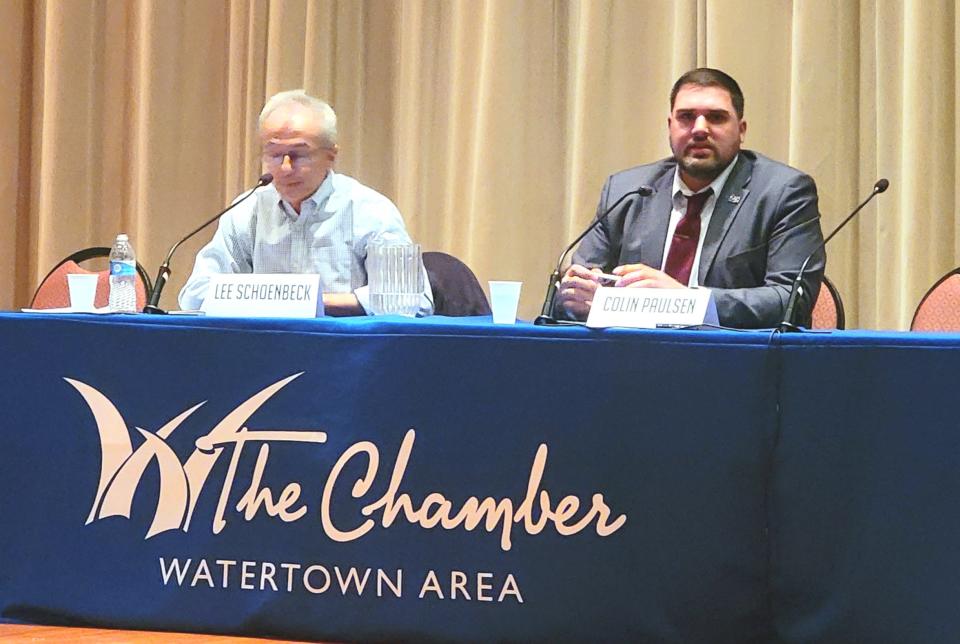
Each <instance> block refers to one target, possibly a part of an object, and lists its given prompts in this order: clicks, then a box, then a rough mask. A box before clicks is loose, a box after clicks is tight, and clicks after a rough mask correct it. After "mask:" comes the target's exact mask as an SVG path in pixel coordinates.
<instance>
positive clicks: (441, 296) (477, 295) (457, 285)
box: [423, 251, 490, 317]
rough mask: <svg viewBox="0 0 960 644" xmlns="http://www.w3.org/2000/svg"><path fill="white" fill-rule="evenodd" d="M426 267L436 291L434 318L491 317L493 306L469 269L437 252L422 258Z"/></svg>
mask: <svg viewBox="0 0 960 644" xmlns="http://www.w3.org/2000/svg"><path fill="white" fill-rule="evenodd" d="M423 266H424V268H426V269H427V276H428V277H429V278H430V288H431V289H432V290H433V312H434V314H435V315H447V316H450V317H462V316H467V315H490V303H489V302H488V301H487V296H486V294H484V292H483V288H481V286H480V282H479V281H478V280H477V276H476V275H474V273H473V271H472V270H470V267H469V266H467V265H466V264H464V263H463V262H461V261H460V260H459V259H457V258H456V257H454V256H453V255H448V254H447V253H440V252H436V251H431V252H427V253H424V254H423Z"/></svg>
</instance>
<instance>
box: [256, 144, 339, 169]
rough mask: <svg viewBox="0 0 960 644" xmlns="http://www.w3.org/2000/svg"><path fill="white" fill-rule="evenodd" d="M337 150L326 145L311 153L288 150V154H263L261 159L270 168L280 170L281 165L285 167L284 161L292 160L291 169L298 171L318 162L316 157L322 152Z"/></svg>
mask: <svg viewBox="0 0 960 644" xmlns="http://www.w3.org/2000/svg"><path fill="white" fill-rule="evenodd" d="M336 149H337V147H336V146H335V145H334V146H329V145H325V146H323V147H319V148H315V149H313V150H309V151H307V150H288V151H286V152H263V153H262V154H261V155H260V158H262V159H263V162H264V164H265V165H266V166H267V167H270V168H279V167H280V166H281V165H283V160H284V159H290V167H292V168H294V169H296V168H302V167H304V166H307V165H310V163H311V162H313V161H315V160H316V157H317V155H318V154H319V153H320V152H322V151H324V150H328V151H334V150H336Z"/></svg>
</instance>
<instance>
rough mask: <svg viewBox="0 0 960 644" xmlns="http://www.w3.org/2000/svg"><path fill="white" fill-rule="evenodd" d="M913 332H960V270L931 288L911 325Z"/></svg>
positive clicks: (918, 307) (948, 275) (914, 315)
mask: <svg viewBox="0 0 960 644" xmlns="http://www.w3.org/2000/svg"><path fill="white" fill-rule="evenodd" d="M910 330H911V331H960V268H955V269H953V270H952V271H950V272H949V273H947V274H946V275H944V276H943V277H941V278H940V279H939V280H937V283H936V284H934V285H933V286H931V287H930V290H929V291H927V294H926V295H924V296H923V299H922V300H920V304H919V305H917V310H916V312H915V313H914V314H913V321H912V322H911V323H910Z"/></svg>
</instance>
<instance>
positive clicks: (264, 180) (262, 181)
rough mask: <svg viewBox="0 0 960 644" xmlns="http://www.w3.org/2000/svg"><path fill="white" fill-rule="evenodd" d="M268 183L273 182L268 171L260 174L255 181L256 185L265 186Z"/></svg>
mask: <svg viewBox="0 0 960 644" xmlns="http://www.w3.org/2000/svg"><path fill="white" fill-rule="evenodd" d="M270 183H273V175H272V174H270V173H269V172H266V173H264V174H261V175H260V180H259V181H257V185H258V186H266V185H268V184H270Z"/></svg>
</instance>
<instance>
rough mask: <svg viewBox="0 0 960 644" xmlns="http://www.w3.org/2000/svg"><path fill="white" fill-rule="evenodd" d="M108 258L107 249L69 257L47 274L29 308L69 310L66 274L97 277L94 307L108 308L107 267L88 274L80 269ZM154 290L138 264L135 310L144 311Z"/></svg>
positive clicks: (91, 249)
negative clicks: (149, 294) (86, 263)
mask: <svg viewBox="0 0 960 644" xmlns="http://www.w3.org/2000/svg"><path fill="white" fill-rule="evenodd" d="M109 257H110V249H109V248H107V247H105V246H97V247H94V248H85V249H83V250H79V251H77V252H75V253H73V254H72V255H70V256H69V257H65V258H63V259H62V260H60V261H59V262H58V263H57V265H56V266H54V267H53V269H52V270H51V271H50V272H49V273H47V276H46V277H44V278H43V280H41V282H40V286H38V287H37V291H36V293H34V294H33V300H31V302H30V308H34V309H54V308H61V307H66V306H70V290H69V287H68V286H67V274H69V273H95V274H96V275H97V295H96V297H95V298H94V301H93V303H94V305H95V306H97V307H104V306H107V303H108V300H109V298H110V267H109V266H107V267H106V268H104V269H102V270H87V269H86V268H83V267H81V266H80V264H81V263H82V262H87V261H91V260H96V259H106V258H109ZM152 288H153V285H152V283H151V282H150V276H149V275H147V272H146V271H145V270H144V268H143V266H141V265H140V263H139V262H138V263H137V281H136V291H137V310H141V309H143V307H144V305H146V303H147V294H148V293H150V290H151V289H152Z"/></svg>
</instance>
